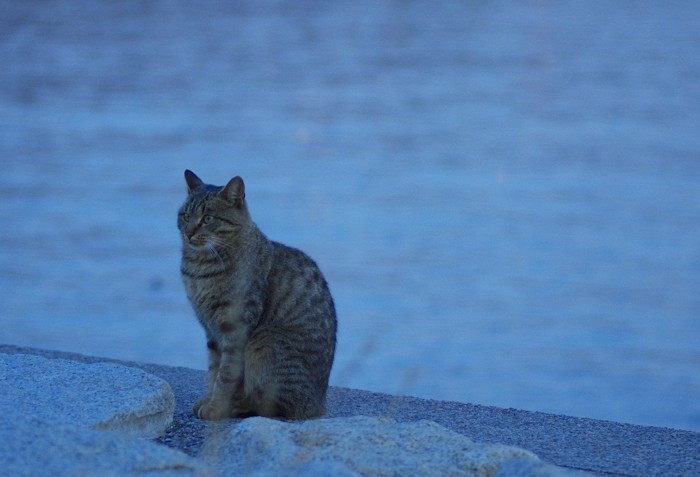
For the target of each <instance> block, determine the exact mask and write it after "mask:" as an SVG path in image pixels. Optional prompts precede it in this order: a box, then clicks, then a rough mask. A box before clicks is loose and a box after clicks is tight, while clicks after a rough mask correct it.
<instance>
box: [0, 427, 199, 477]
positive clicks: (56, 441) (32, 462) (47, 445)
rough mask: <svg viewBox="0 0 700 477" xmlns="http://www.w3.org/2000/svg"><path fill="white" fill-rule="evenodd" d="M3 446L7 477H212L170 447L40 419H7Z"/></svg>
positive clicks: (0, 439)
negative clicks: (82, 476)
mask: <svg viewBox="0 0 700 477" xmlns="http://www.w3.org/2000/svg"><path fill="white" fill-rule="evenodd" d="M0 443H2V446H0V462H2V474H3V475H12V476H18V477H23V476H27V477H29V476H36V475H99V476H115V477H116V476H119V477H129V476H154V477H155V476H165V475H167V476H174V477H179V476H183V477H184V476H208V475H212V474H210V473H208V472H207V470H206V469H205V468H204V467H203V465H202V464H201V463H199V462H198V461H196V460H195V459H193V458H191V457H189V456H188V455H186V454H184V453H182V452H178V451H175V450H172V449H169V448H167V447H165V446H161V445H158V444H154V443H152V442H148V441H145V440H138V439H130V438H126V437H124V436H123V435H120V434H118V433H114V432H99V431H93V430H89V429H81V428H78V427H71V426H65V425H61V424H56V423H47V422H46V421H44V420H42V419H38V418H36V417H25V418H24V419H14V418H11V417H10V418H9V419H3V424H2V426H0Z"/></svg>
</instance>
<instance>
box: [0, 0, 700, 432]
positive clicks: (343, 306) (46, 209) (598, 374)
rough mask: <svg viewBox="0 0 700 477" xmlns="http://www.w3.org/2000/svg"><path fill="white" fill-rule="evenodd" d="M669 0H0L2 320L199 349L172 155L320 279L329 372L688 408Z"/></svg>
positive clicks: (699, 47)
mask: <svg viewBox="0 0 700 477" xmlns="http://www.w3.org/2000/svg"><path fill="white" fill-rule="evenodd" d="M698 52H700V16H699V15H697V4H696V3H695V2H692V1H688V2H682V1H679V2H670V3H667V2H663V4H662V3H650V2H643V3H639V2H603V1H600V2H598V1H593V2H557V1H552V2H535V1H533V2H439V3H437V4H434V3H433V2H422V3H420V2H418V3H410V2H374V1H364V2H362V1H360V2H358V1H338V2H324V3H321V4H319V3H318V2H261V1H253V0H246V1H239V2H227V3H224V2H222V3H221V4H218V3H214V2H208V3H207V2H205V3H199V2H141V1H135V0H134V1H123V2H93V1H88V0H84V1H79V0H72V1H53V2H51V1H49V2H41V3H39V2H20V1H17V2H12V1H11V2H3V3H2V6H0V64H2V65H3V67H2V68H1V69H0V165H1V169H0V199H1V201H0V204H1V205H0V224H2V227H1V228H0V242H1V243H2V247H1V248H0V280H2V282H1V285H2V286H1V288H0V342H5V343H12V344H18V345H30V346H40V347H46V348H53V349H62V350H70V351H76V352H82V353H88V354H94V355H101V356H109V357H116V358H122V359H133V360H140V361H149V362H157V363H164V364H170V365H178V366H189V367H195V368H204V367H205V353H204V337H203V333H202V331H201V330H200V329H199V327H198V324H197V323H196V321H195V319H194V318H193V315H192V312H191V310H190V308H189V305H188V304H187V302H186V299H185V295H184V291H183V288H182V284H181V282H180V277H179V271H178V270H179V246H180V244H179V238H178V233H177V230H176V226H175V214H176V210H177V208H178V207H179V205H180V203H181V202H182V201H183V200H184V194H185V185H184V180H183V178H182V172H183V170H184V169H185V168H191V169H193V170H194V171H195V172H197V174H199V175H200V176H201V177H202V178H204V179H205V180H207V181H209V182H212V183H219V184H221V183H224V182H226V181H227V180H228V179H230V178H231V177H232V176H233V175H241V176H243V178H244V179H245V180H246V184H247V197H248V199H249V202H250V206H251V210H252V213H253V215H254V218H255V220H256V221H257V223H258V225H259V226H260V227H261V229H262V230H263V231H264V232H265V233H267V235H268V236H269V237H271V238H273V239H276V240H279V241H282V242H285V243H288V244H290V245H294V246H297V247H299V248H302V249H303V250H305V251H307V252H308V253H309V254H310V255H312V256H313V257H314V258H315V259H316V260H317V262H318V263H319V264H320V266H321V267H322V269H323V270H324V272H325V274H326V276H327V278H328V281H329V282H330V285H331V288H332V291H333V294H334V296H335V299H336V303H337V308H338V313H339V319H340V330H339V337H338V338H339V347H338V352H337V357H336V363H335V367H334V370H333V374H332V378H331V380H332V384H334V385H340V386H348V387H357V388H365V389H370V390H376V391H383V392H389V393H400V394H409V395H416V396H422V397H427V398H436V399H449V400H459V401H465V402H473V403H482V404H489V405H497V406H505V407H515V408H523V409H531V410H541V411H547V412H554V413H564V414H572V415H577V416H588V417H595V418H604V419H613V420H619V421H625V422H632V423H639V424H651V425H659V426H670V427H679V428H685V429H691V430H696V431H700V54H698Z"/></svg>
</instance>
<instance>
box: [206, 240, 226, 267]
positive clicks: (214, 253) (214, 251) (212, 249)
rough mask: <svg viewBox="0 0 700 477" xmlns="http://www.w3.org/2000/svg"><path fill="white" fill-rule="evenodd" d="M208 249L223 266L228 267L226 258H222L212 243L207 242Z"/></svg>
mask: <svg viewBox="0 0 700 477" xmlns="http://www.w3.org/2000/svg"><path fill="white" fill-rule="evenodd" d="M207 249H208V250H209V251H210V252H211V254H212V255H213V256H214V258H216V259H217V260H218V261H219V263H220V264H221V267H222V268H226V264H225V263H224V259H223V258H221V255H219V252H217V251H216V249H215V248H214V246H213V245H212V244H211V243H207Z"/></svg>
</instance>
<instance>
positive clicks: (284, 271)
mask: <svg viewBox="0 0 700 477" xmlns="http://www.w3.org/2000/svg"><path fill="white" fill-rule="evenodd" d="M185 181H186V183H187V189H188V195H187V200H185V203H184V204H183V205H182V207H181V208H180V211H179V215H178V220H177V224H178V228H179V229H180V233H181V235H182V241H183V247H182V263H181V272H182V278H183V281H184V283H185V288H186V290H187V296H188V298H189V300H190V302H191V304H192V307H193V308H194V311H195V314H196V315H197V319H198V320H199V322H200V323H201V324H202V326H203V327H204V331H205V333H206V337H207V348H208V349H209V374H208V377H209V386H208V387H209V390H208V395H207V396H206V397H205V398H203V399H201V400H199V401H198V402H197V403H195V404H194V406H193V411H194V413H195V414H196V415H197V416H199V417H200V418H202V419H209V420H215V419H221V418H226V417H244V416H250V415H260V416H266V417H274V416H279V417H284V418H289V419H305V418H312V417H317V416H320V415H322V414H323V413H324V412H325V404H326V391H327V390H328V377H329V374H330V370H331V365H332V364H333V356H334V354H335V344H336V328H337V322H336V314H335V306H334V304H333V298H332V297H331V294H330V291H329V290H328V285H327V283H326V280H325V279H324V277H323V275H322V274H321V271H320V270H319V268H318V266H317V265H316V263H314V261H313V260H312V259H311V258H309V257H308V256H307V255H306V254H304V253H303V252H301V251H300V250H297V249H294V248H291V247H287V246H285V245H282V244H280V243H277V242H273V241H270V240H268V239H267V237H265V235H263V234H262V232H261V231H260V230H259V229H258V227H257V226H256V225H255V223H254V222H253V220H252V219H251V216H250V213H249V211H248V205H247V202H246V200H245V186H244V184H243V180H242V179H241V178H240V177H234V178H233V179H231V180H230V181H229V182H228V184H227V185H226V186H225V187H217V186H213V185H208V184H205V183H204V182H202V180H201V179H200V178H199V177H197V176H196V175H195V174H194V173H193V172H191V171H189V170H187V171H185Z"/></svg>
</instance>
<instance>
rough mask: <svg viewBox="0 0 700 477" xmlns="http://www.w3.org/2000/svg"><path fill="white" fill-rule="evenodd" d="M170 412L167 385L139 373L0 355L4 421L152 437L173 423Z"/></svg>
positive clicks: (118, 367) (172, 405)
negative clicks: (21, 419) (30, 419)
mask: <svg viewBox="0 0 700 477" xmlns="http://www.w3.org/2000/svg"><path fill="white" fill-rule="evenodd" d="M174 409H175V396H174V395H173V392H172V390H171V389H170V385H169V384H168V383H167V382H165V381H164V380H162V379H160V378H158V377H156V376H153V375H152V374H148V373H146V372H145V371H143V370H140V369H136V368H130V367H127V366H121V365H118V364H112V363H94V364H85V363H79V362H77V361H68V360H63V359H46V358H42V357H40V356H34V355H26V354H0V413H1V414H2V415H4V416H13V418H14V419H17V418H18V415H19V416H22V415H26V416H33V417H36V418H38V419H40V420H42V421H44V422H51V423H54V424H66V425H70V426H78V427H86V428H92V429H99V430H111V431H119V432H120V433H122V434H124V435H128V436H132V437H156V436H158V435H160V434H161V433H162V432H163V431H164V430H165V429H166V427H167V426H168V425H169V424H170V423H171V422H172V419H173V411H174Z"/></svg>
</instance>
